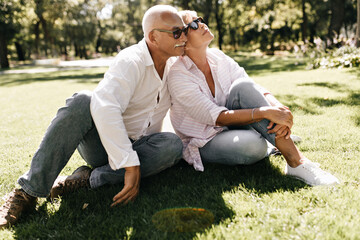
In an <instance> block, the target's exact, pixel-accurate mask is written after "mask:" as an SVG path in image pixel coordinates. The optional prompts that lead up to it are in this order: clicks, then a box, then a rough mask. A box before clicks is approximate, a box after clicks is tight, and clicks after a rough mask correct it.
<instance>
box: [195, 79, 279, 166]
mask: <svg viewBox="0 0 360 240" xmlns="http://www.w3.org/2000/svg"><path fill="white" fill-rule="evenodd" d="M260 89H261V88H260V86H258V85H257V84H256V83H254V82H252V81H235V82H234V83H233V84H232V86H231V90H230V95H229V97H228V99H227V102H226V107H227V108H228V109H230V110H235V109H249V108H258V107H263V106H270V104H269V103H268V101H267V100H266V99H265V96H264V94H263V93H262V92H261V90H260ZM268 125H269V120H266V119H264V120H262V121H260V122H256V123H252V124H250V125H247V126H242V127H241V126H238V127H237V126H231V127H229V130H224V131H223V132H221V133H219V134H218V135H216V136H215V137H214V138H213V139H212V140H211V141H209V142H208V143H207V144H205V146H204V147H202V148H200V149H199V150H200V155H201V159H202V161H203V162H212V163H221V164H226V165H238V164H253V163H255V162H257V161H259V160H261V159H263V158H265V157H266V156H267V155H268V153H269V152H270V151H269V149H268V144H267V143H266V141H265V139H266V140H268V141H269V142H270V143H271V144H272V145H274V146H275V134H274V133H272V134H268V133H267V131H268V129H267V126H268Z"/></svg>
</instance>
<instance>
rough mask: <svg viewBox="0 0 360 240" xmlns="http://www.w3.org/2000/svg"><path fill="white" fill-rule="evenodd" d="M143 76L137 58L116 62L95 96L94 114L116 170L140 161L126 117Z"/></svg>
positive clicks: (111, 163)
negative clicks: (125, 122)
mask: <svg viewBox="0 0 360 240" xmlns="http://www.w3.org/2000/svg"><path fill="white" fill-rule="evenodd" d="M119 66H121V67H119ZM140 77H141V73H140V70H139V68H138V67H137V65H136V64H135V63H134V62H130V61H129V62H124V61H121V62H119V61H118V62H115V63H114V64H112V66H110V68H109V70H108V71H107V72H106V73H105V76H104V79H103V80H102V81H101V82H100V83H99V85H98V87H97V88H96V89H95V90H94V93H93V96H92V98H91V104H90V110H91V115H92V117H93V120H94V122H95V125H96V128H97V130H98V132H99V136H100V139H101V142H102V144H103V146H104V148H105V150H106V152H107V154H108V161H109V165H110V167H111V168H112V169H113V170H117V169H120V168H124V167H131V166H137V165H140V162H139V158H138V155H137V153H136V152H135V151H134V150H133V149H132V144H131V141H130V139H129V137H128V133H127V131H126V128H125V124H124V121H123V117H122V115H123V113H124V111H125V110H126V108H127V106H128V104H129V101H130V98H131V96H132V94H133V93H134V90H135V88H136V84H137V82H138V81H139V78H140Z"/></svg>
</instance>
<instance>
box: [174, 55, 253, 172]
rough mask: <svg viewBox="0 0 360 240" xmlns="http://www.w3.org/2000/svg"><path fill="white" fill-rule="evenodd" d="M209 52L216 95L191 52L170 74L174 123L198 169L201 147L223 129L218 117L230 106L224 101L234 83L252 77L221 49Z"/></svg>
mask: <svg viewBox="0 0 360 240" xmlns="http://www.w3.org/2000/svg"><path fill="white" fill-rule="evenodd" d="M206 55H207V60H208V63H209V65H210V69H211V73H212V77H213V79H214V82H215V97H213V95H212V94H211V91H210V88H209V86H208V84H207V83H206V79H205V76H204V74H203V73H202V72H201V71H200V70H199V69H198V68H197V66H196V65H195V63H194V62H193V61H192V60H191V59H190V58H189V57H188V56H182V57H179V58H178V59H177V61H176V62H175V63H174V64H173V66H172V68H171V69H170V72H169V75H168V87H169V91H170V95H171V103H172V106H171V111H170V118H171V123H172V125H173V127H174V130H175V132H176V134H178V136H179V137H180V138H181V139H182V141H183V144H184V150H183V157H184V159H185V160H186V161H187V162H188V163H189V164H190V165H193V167H194V168H195V169H196V170H197V171H204V166H203V164H202V161H201V157H200V152H199V148H201V147H203V146H204V145H205V144H206V143H207V142H209V141H210V140H211V139H212V138H213V137H215V135H216V134H218V133H220V132H221V131H223V128H222V127H219V126H216V120H217V118H218V116H219V114H220V113H221V112H223V111H226V110H228V109H227V108H226V107H225V104H226V99H227V98H228V96H229V93H230V87H231V84H232V83H233V82H234V81H235V80H239V79H240V81H241V79H242V78H243V79H245V78H246V79H247V80H249V77H248V75H247V73H246V72H245V70H244V68H242V67H239V65H238V64H237V63H236V62H235V61H234V60H233V59H232V58H230V57H228V56H227V55H225V54H224V53H223V52H222V51H220V50H218V49H211V48H208V49H207V52H206Z"/></svg>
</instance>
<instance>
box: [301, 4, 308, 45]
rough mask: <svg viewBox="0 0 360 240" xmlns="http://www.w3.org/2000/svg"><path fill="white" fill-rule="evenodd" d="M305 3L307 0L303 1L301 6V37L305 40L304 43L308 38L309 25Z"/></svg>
mask: <svg viewBox="0 0 360 240" xmlns="http://www.w3.org/2000/svg"><path fill="white" fill-rule="evenodd" d="M305 3H306V0H302V1H301V7H302V24H301V33H302V34H301V39H302V40H303V42H304V43H305V40H306V38H307V25H308V19H307V15H306V7H305Z"/></svg>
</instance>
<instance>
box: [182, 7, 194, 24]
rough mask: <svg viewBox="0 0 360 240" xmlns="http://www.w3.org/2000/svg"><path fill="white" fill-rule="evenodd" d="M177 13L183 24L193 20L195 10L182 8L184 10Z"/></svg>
mask: <svg viewBox="0 0 360 240" xmlns="http://www.w3.org/2000/svg"><path fill="white" fill-rule="evenodd" d="M179 15H180V17H181V18H182V20H183V21H184V23H185V24H189V23H191V22H192V21H193V18H196V17H197V12H195V11H192V10H184V11H180V12H179Z"/></svg>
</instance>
